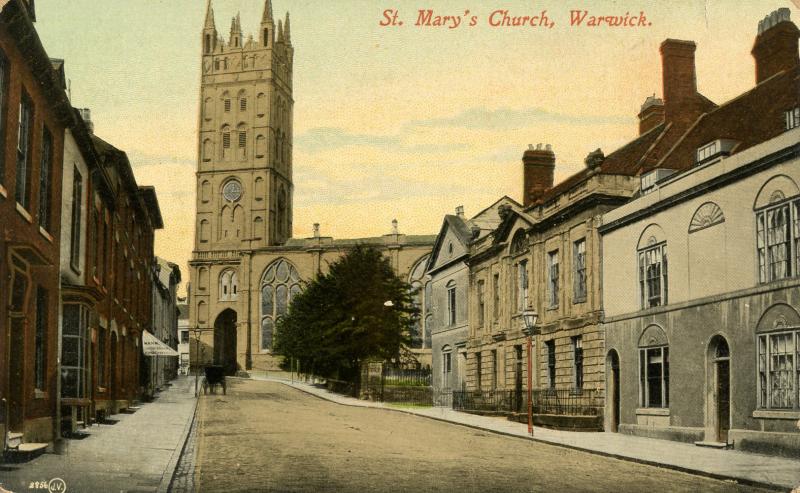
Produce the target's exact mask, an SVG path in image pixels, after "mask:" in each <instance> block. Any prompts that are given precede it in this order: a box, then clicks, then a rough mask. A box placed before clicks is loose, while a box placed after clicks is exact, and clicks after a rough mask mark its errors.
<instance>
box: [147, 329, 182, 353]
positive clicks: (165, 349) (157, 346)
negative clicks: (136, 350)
mask: <svg viewBox="0 0 800 493" xmlns="http://www.w3.org/2000/svg"><path fill="white" fill-rule="evenodd" d="M142 353H144V355H145V356H178V352H177V351H175V350H174V349H172V348H171V347H169V346H167V345H166V344H164V343H163V342H161V341H159V340H158V339H156V336H154V335H153V334H151V333H150V332H147V331H146V330H144V331H142Z"/></svg>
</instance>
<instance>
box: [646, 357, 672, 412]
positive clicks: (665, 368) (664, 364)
mask: <svg viewBox="0 0 800 493" xmlns="http://www.w3.org/2000/svg"><path fill="white" fill-rule="evenodd" d="M655 350H658V351H659V357H660V358H661V372H660V374H659V375H658V378H659V380H660V382H661V405H660V406H651V405H650V380H649V378H648V377H649V376H650V375H649V373H648V362H649V359H648V358H649V353H650V351H655ZM639 407H641V408H646V409H669V345H664V346H650V347H640V348H639Z"/></svg>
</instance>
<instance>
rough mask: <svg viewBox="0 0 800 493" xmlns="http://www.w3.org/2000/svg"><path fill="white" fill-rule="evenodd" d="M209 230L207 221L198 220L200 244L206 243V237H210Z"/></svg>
mask: <svg viewBox="0 0 800 493" xmlns="http://www.w3.org/2000/svg"><path fill="white" fill-rule="evenodd" d="M210 229H211V227H210V226H209V223H208V220H207V219H202V220H200V243H207V242H208V237H209V235H210Z"/></svg>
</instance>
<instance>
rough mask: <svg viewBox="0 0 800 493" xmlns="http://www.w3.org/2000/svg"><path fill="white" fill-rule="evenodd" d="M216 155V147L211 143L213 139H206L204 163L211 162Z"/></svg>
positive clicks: (204, 143) (204, 142)
mask: <svg viewBox="0 0 800 493" xmlns="http://www.w3.org/2000/svg"><path fill="white" fill-rule="evenodd" d="M213 155H214V145H213V144H212V143H211V139H206V140H204V141H203V161H206V162H208V161H211V156H213Z"/></svg>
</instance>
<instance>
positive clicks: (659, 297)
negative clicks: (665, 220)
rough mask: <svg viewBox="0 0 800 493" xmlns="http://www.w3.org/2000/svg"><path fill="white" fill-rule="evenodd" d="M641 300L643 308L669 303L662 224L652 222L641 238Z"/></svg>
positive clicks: (638, 252) (639, 250)
mask: <svg viewBox="0 0 800 493" xmlns="http://www.w3.org/2000/svg"><path fill="white" fill-rule="evenodd" d="M637 254H638V257H639V300H640V305H641V307H642V309H646V308H652V307H654V306H663V305H666V304H667V293H668V283H667V280H668V276H667V242H666V237H665V235H664V231H663V230H662V229H661V227H660V226H658V225H656V224H651V225H650V226H648V227H647V228H645V230H644V232H643V233H642V236H641V238H640V239H639V246H638V251H637Z"/></svg>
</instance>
